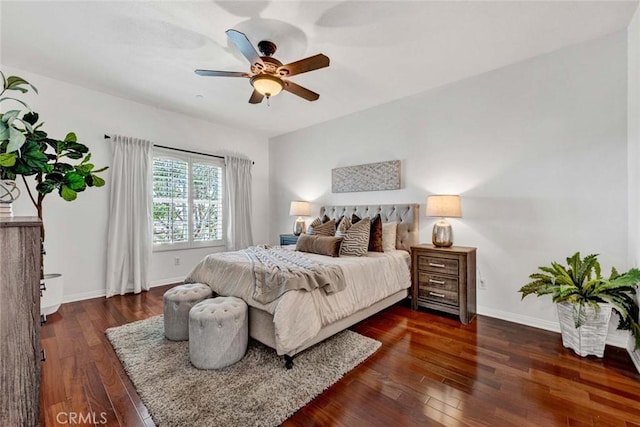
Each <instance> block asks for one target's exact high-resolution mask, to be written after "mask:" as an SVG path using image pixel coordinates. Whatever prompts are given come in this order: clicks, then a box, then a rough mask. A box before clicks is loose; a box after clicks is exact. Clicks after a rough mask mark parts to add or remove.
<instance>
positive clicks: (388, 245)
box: [382, 222, 398, 252]
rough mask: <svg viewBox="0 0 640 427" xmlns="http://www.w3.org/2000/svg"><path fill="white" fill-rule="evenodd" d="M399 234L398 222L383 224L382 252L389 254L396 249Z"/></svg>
mask: <svg viewBox="0 0 640 427" xmlns="http://www.w3.org/2000/svg"><path fill="white" fill-rule="evenodd" d="M397 233H398V223H397V222H385V223H384V224H382V250H383V251H384V252H389V251H392V250H394V249H395V248H396V237H397Z"/></svg>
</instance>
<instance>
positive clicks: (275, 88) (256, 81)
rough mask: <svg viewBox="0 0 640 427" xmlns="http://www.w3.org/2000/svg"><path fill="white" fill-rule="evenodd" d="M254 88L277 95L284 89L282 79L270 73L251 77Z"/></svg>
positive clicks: (268, 94) (265, 93) (266, 93)
mask: <svg viewBox="0 0 640 427" xmlns="http://www.w3.org/2000/svg"><path fill="white" fill-rule="evenodd" d="M251 84H252V85H253V88H254V89H255V90H257V91H258V92H260V93H261V94H263V95H266V96H275V95H277V94H279V93H280V91H282V89H283V86H282V81H281V80H280V79H279V78H277V77H274V76H270V75H268V74H258V75H256V76H254V77H252V78H251Z"/></svg>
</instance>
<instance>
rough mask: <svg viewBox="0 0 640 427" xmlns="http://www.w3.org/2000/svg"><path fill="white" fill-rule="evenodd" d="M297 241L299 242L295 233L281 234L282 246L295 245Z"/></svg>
mask: <svg viewBox="0 0 640 427" xmlns="http://www.w3.org/2000/svg"><path fill="white" fill-rule="evenodd" d="M296 243H298V236H296V235H295V234H281V235H280V246H284V245H295V244H296Z"/></svg>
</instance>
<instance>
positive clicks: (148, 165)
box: [107, 136, 153, 298]
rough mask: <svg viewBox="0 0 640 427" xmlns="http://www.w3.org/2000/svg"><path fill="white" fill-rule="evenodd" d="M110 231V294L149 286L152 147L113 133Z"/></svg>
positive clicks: (108, 255) (108, 279)
mask: <svg viewBox="0 0 640 427" xmlns="http://www.w3.org/2000/svg"><path fill="white" fill-rule="evenodd" d="M112 140H113V141H112V143H113V144H114V147H113V166H111V194H110V203H109V231H108V235H107V298H108V297H111V296H113V295H117V294H120V295H124V294H125V293H127V292H134V293H140V292H141V291H143V290H144V291H146V290H149V267H150V264H151V250H152V226H153V225H152V193H151V191H152V179H153V178H152V173H153V171H152V169H153V168H152V162H153V157H152V148H153V144H152V143H151V142H149V141H145V140H142V139H136V138H128V137H125V136H113V137H112Z"/></svg>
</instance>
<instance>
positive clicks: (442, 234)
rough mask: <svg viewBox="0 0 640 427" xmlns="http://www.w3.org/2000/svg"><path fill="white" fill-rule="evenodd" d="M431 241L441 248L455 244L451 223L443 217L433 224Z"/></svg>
mask: <svg viewBox="0 0 640 427" xmlns="http://www.w3.org/2000/svg"><path fill="white" fill-rule="evenodd" d="M431 242H432V243H433V245H434V246H437V247H439V248H448V247H450V246H451V245H453V230H452V229H451V224H449V223H448V222H447V221H445V220H444V218H443V219H441V220H440V221H438V222H436V224H435V225H434V226H433V233H432V234H431Z"/></svg>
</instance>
